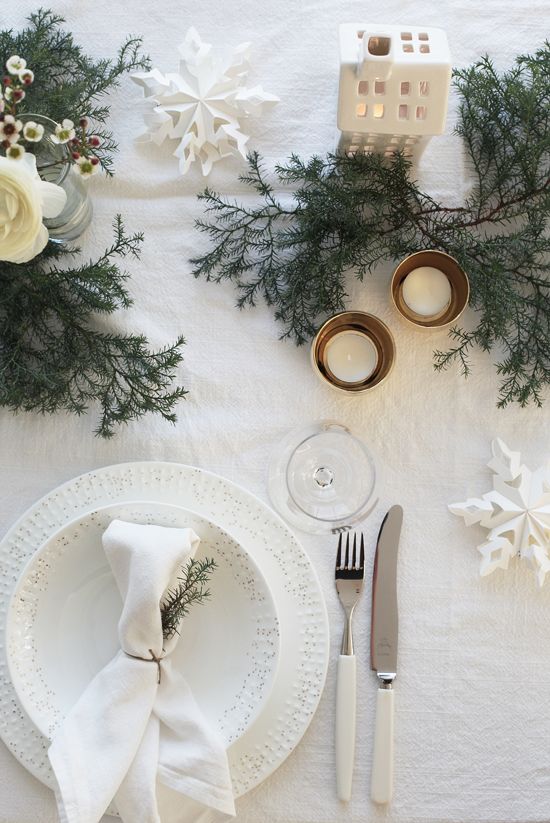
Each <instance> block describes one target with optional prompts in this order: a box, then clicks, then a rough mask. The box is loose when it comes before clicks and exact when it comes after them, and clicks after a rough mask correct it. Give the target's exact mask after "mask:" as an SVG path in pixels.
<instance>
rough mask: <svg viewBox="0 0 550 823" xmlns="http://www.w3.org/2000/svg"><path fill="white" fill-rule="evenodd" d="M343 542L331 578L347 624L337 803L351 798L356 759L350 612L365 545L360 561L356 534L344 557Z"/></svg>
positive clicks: (339, 687) (340, 681) (339, 686)
mask: <svg viewBox="0 0 550 823" xmlns="http://www.w3.org/2000/svg"><path fill="white" fill-rule="evenodd" d="M342 555H343V539H342V535H340V537H339V539H338V553H337V555H336V569H335V572H334V578H335V581H336V590H337V592H338V596H339V598H340V602H341V603H342V606H343V608H344V611H345V613H346V624H345V628H344V636H343V639H342V651H341V653H340V657H339V659H338V677H337V682H336V788H337V792H338V797H339V798H340V800H349V799H350V797H351V783H352V779H353V764H354V760H355V710H356V665H355V654H354V652H353V637H352V633H351V621H352V617H353V610H354V608H355V605H356V603H357V601H358V600H359V597H360V596H361V592H362V590H363V581H364V577H365V545H364V542H363V535H361V539H360V552H359V559H358V558H357V535H356V534H354V535H353V548H352V551H351V552H350V536H349V534H347V536H346V541H345V556H344V557H343V556H342Z"/></svg>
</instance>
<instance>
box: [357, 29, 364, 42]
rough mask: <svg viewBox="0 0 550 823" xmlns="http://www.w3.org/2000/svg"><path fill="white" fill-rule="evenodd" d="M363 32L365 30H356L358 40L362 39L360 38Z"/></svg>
mask: <svg viewBox="0 0 550 823" xmlns="http://www.w3.org/2000/svg"><path fill="white" fill-rule="evenodd" d="M364 34H365V32H364V31H358V32H357V37H358V39H359V40H362V39H363V35H364Z"/></svg>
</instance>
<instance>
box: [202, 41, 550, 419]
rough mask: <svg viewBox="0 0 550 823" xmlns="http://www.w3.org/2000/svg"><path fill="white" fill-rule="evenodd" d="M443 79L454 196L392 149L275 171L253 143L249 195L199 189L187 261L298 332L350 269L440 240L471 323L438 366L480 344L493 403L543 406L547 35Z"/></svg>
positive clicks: (549, 314)
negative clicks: (462, 154)
mask: <svg viewBox="0 0 550 823" xmlns="http://www.w3.org/2000/svg"><path fill="white" fill-rule="evenodd" d="M454 89H455V92H456V93H457V94H458V96H459V112H458V122H457V126H456V133H457V134H458V135H460V136H461V137H462V139H463V141H464V145H465V150H466V155H467V158H468V161H469V165H470V167H471V174H472V182H473V185H472V189H471V192H470V194H469V196H468V197H467V199H466V200H465V202H464V203H463V205H461V206H459V207H451V206H447V205H445V204H441V203H438V202H437V201H436V200H435V199H433V198H432V197H431V196H430V195H429V194H428V193H427V192H424V191H423V190H422V189H421V188H420V186H419V185H418V183H417V182H416V181H415V180H414V179H413V178H412V176H411V165H410V162H409V161H408V160H407V159H406V158H405V157H403V156H402V155H401V154H399V153H397V154H395V155H394V157H393V159H391V160H387V159H384V158H381V157H379V156H377V155H367V156H362V155H356V156H355V157H344V156H341V155H335V154H329V155H327V156H326V157H313V158H311V159H310V160H307V161H304V160H301V159H300V158H299V157H298V156H297V155H292V156H291V157H290V158H289V160H288V161H287V162H286V163H285V164H282V165H278V166H276V168H275V180H273V179H272V178H271V177H270V175H268V174H267V173H266V171H265V169H264V167H263V164H262V161H261V159H260V157H259V155H258V154H257V153H253V154H250V155H249V157H248V165H249V169H248V173H247V174H245V175H243V177H242V178H241V179H242V181H243V182H244V183H246V184H247V185H248V186H249V187H250V189H251V192H253V194H254V195H255V197H254V198H252V200H251V199H249V198H247V202H246V203H239V202H236V201H234V200H228V199H226V198H223V197H221V196H220V195H218V194H216V193H215V192H213V191H211V190H210V189H206V190H205V191H204V193H203V194H201V195H200V197H201V199H202V200H203V201H204V203H205V207H206V214H207V216H206V218H205V219H202V220H200V221H198V228H199V229H200V230H201V231H203V232H206V234H207V235H208V236H209V237H210V239H211V241H212V246H211V248H210V249H209V250H208V251H207V252H206V253H205V254H203V255H201V256H199V257H196V258H195V259H194V260H193V261H192V262H193V264H194V273H195V276H197V277H199V276H202V277H205V278H206V279H207V280H211V281H214V282H220V281H222V280H230V281H232V282H233V283H235V285H236V287H237V290H238V306H239V307H241V308H242V307H245V306H253V305H255V304H256V303H257V302H258V301H259V300H261V299H263V300H265V302H266V303H267V304H268V305H270V306H272V307H273V309H274V313H275V317H276V319H277V320H279V321H280V322H281V324H282V337H289V338H292V339H293V340H294V341H295V342H296V343H297V344H302V343H304V342H305V341H306V340H308V339H309V338H310V337H311V336H312V335H313V334H314V333H315V331H316V329H317V328H318V326H319V324H320V323H321V321H322V320H323V319H325V318H326V317H327V316H329V315H330V314H333V313H335V312H337V311H340V310H342V309H343V308H345V304H346V298H347V291H346V280H347V276H348V272H349V270H350V269H353V270H354V272H355V274H356V275H357V277H358V278H359V279H361V280H362V279H363V278H364V276H365V275H366V274H367V273H370V272H373V271H374V270H375V269H376V267H377V266H378V265H379V264H381V263H383V262H385V261H389V260H398V259H400V258H402V257H404V256H406V255H407V254H409V253H411V252H413V251H417V250H420V249H426V248H432V249H433V248H435V249H440V250H442V251H446V252H448V253H449V254H451V255H452V256H453V257H455V258H456V259H457V260H458V261H459V262H460V263H461V265H462V266H463V267H464V269H465V270H466V271H467V273H468V275H469V278H470V285H471V297H470V305H471V307H472V308H473V309H474V310H475V312H476V320H477V325H476V326H475V328H473V329H470V330H465V329H463V328H461V327H460V326H455V327H454V328H453V329H452V330H451V332H450V337H451V345H450V347H449V350H447V351H437V352H435V367H436V369H443V368H446V367H447V366H449V365H450V364H451V363H455V362H456V363H458V364H459V366H460V368H461V369H462V371H463V373H464V374H468V373H469V371H470V358H469V355H470V352H471V350H472V348H473V347H476V346H477V347H480V348H481V349H483V350H484V351H487V352H493V353H494V357H495V358H496V363H495V365H496V368H497V371H498V373H499V374H500V375H501V382H500V391H499V397H498V405H499V406H505V405H507V404H508V403H510V402H513V401H515V402H519V403H520V404H521V405H525V404H527V403H528V402H529V401H533V402H534V403H536V404H538V405H541V403H542V399H543V393H544V390H545V388H547V386H548V384H549V383H550V299H549V298H550V293H549V292H550V257H549V252H550V236H549V221H550V44H549V43H545V45H544V47H543V48H541V49H539V50H538V51H536V52H535V53H534V54H532V55H522V56H519V57H517V58H516V61H515V63H514V65H513V66H512V68H511V69H509V70H508V71H505V72H503V73H499V72H498V71H497V70H496V69H495V67H494V65H493V63H492V62H491V60H490V59H489V58H488V57H483V58H482V59H481V60H479V61H478V62H477V63H476V64H474V65H472V66H470V67H469V68H467V69H464V70H457V71H455V72H454ZM289 200H290V204H289Z"/></svg>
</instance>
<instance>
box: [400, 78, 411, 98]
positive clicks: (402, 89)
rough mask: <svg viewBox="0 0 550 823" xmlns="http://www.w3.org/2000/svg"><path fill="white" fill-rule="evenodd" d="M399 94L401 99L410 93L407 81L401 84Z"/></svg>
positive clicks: (409, 85)
mask: <svg viewBox="0 0 550 823" xmlns="http://www.w3.org/2000/svg"><path fill="white" fill-rule="evenodd" d="M400 92H401V97H407V95H409V94H410V93H411V84H410V83H409V82H408V81H405V82H404V83H401V87H400Z"/></svg>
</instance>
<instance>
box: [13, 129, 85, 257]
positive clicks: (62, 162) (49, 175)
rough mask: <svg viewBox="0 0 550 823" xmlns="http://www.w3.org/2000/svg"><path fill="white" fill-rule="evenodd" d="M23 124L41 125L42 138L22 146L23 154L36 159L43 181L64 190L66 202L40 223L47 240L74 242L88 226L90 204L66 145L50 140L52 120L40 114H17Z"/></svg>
mask: <svg viewBox="0 0 550 823" xmlns="http://www.w3.org/2000/svg"><path fill="white" fill-rule="evenodd" d="M19 119H20V120H22V121H23V122H24V123H25V122H28V121H29V120H32V121H34V122H35V123H39V124H40V125H42V126H44V136H43V137H42V140H40V142H38V143H25V151H32V152H33V153H34V155H35V157H36V167H37V171H38V173H39V174H40V177H41V178H42V179H43V180H46V181H47V182H48V183H56V184H57V185H58V186H61V188H62V189H64V190H65V193H66V195H67V203H66V205H65V208H64V209H63V211H62V212H61V214H59V215H58V216H57V217H53V218H50V219H45V220H44V225H45V226H46V228H47V229H48V232H49V235H50V240H53V241H55V242H58V243H63V242H66V241H68V240H75V239H76V238H77V237H79V236H80V235H81V234H82V233H83V232H84V231H85V230H86V229H87V228H88V226H89V225H90V223H91V220H92V201H91V199H90V196H89V194H88V191H87V188H86V185H85V183H84V181H83V180H82V179H81V178H80V177H79V176H78V174H75V172H74V170H73V169H72V165H73V164H72V161H71V156H70V151H69V148H68V147H67V145H66V144H61V143H54V141H53V140H52V139H51V136H52V134H54V133H55V126H56V124H55V123H54V121H53V120H50V118H49V117H44V116H43V115H42V114H30V113H29V114H21V115H20V116H19Z"/></svg>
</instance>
